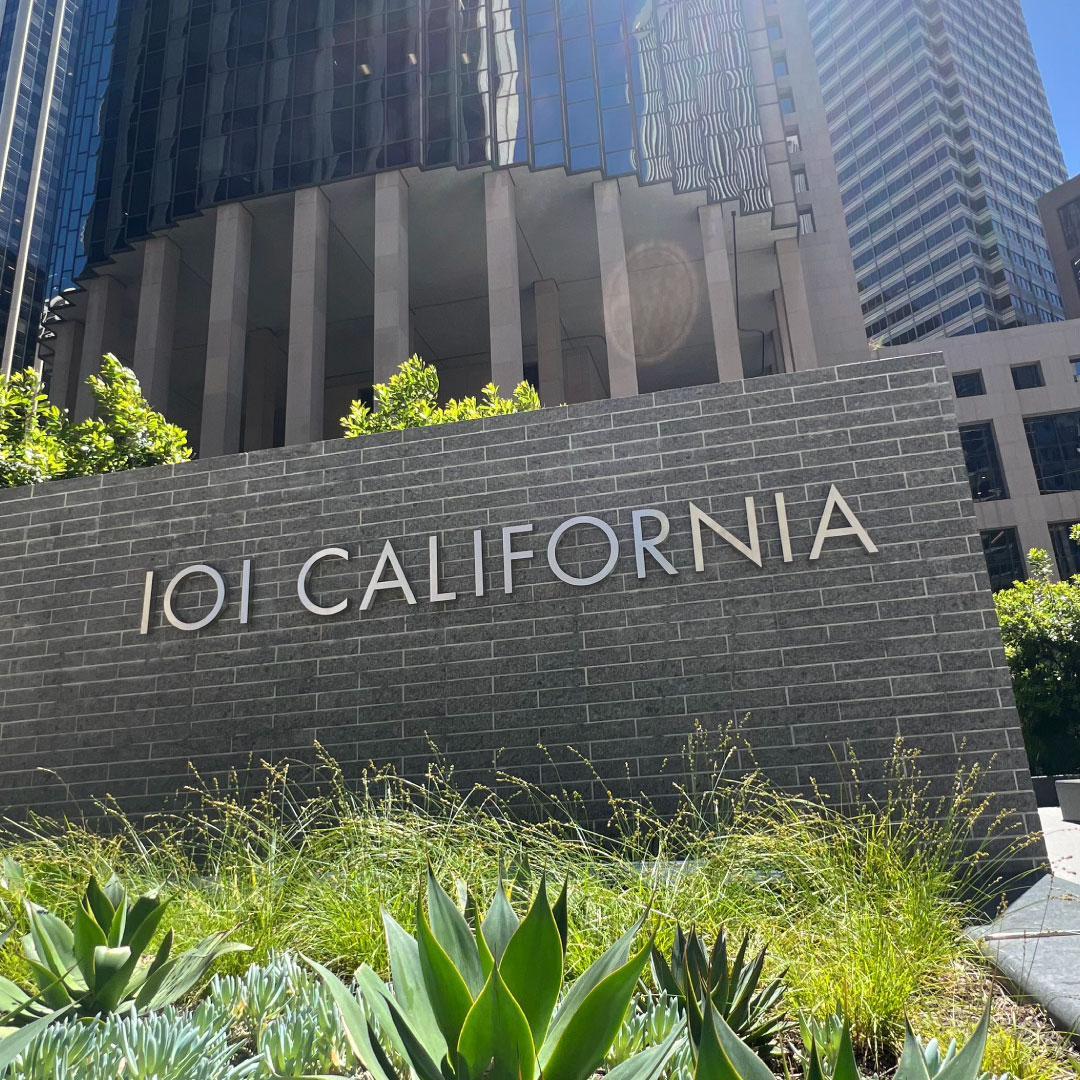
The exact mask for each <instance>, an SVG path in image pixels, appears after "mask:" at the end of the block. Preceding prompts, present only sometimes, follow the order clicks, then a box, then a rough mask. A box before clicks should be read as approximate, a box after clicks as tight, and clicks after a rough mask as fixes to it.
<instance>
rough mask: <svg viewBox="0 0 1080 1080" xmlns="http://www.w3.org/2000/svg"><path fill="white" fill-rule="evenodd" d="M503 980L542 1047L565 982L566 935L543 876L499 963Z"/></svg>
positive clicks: (537, 1043)
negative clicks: (564, 955)
mask: <svg viewBox="0 0 1080 1080" xmlns="http://www.w3.org/2000/svg"><path fill="white" fill-rule="evenodd" d="M498 967H499V971H500V973H501V976H502V979H503V981H504V982H505V984H506V987H507V989H508V990H509V992H510V993H511V994H512V995H513V997H514V1000H515V1001H516V1002H517V1004H518V1005H519V1006H520V1008H521V1011H522V1012H523V1013H524V1014H525V1018H526V1019H527V1020H528V1022H529V1030H530V1031H531V1032H532V1037H533V1041H534V1043H535V1044H536V1045H537V1046H539V1045H541V1044H542V1043H543V1041H544V1036H545V1035H547V1029H548V1025H549V1024H550V1023H551V1016H552V1013H553V1012H554V1009H555V1003H556V1002H557V1001H558V1000H559V991H560V990H562V984H563V952H562V938H561V936H560V935H559V927H558V925H557V924H556V922H555V916H554V915H553V914H552V911H551V906H550V905H549V903H548V898H547V885H546V882H545V880H544V878H543V877H541V878H540V887H539V889H537V892H536V896H535V897H534V898H533V902H532V906H531V907H530V908H529V911H528V913H527V914H526V916H525V918H524V919H523V920H522V922H521V924H520V925H519V926H518V928H517V930H516V931H514V934H513V936H512V937H511V938H510V941H509V942H508V943H507V945H506V951H505V952H504V953H503V957H502V962H501V963H500V964H499V965H498Z"/></svg>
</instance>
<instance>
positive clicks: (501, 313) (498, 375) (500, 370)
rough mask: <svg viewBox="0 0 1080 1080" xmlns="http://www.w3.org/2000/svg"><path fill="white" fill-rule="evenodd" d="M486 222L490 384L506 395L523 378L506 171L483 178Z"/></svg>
mask: <svg viewBox="0 0 1080 1080" xmlns="http://www.w3.org/2000/svg"><path fill="white" fill-rule="evenodd" d="M484 217H485V220H486V223H487V275H488V328H489V340H490V349H491V381H492V382H493V383H495V385H496V386H498V387H499V389H500V390H501V391H502V392H503V394H504V395H507V394H509V393H510V392H511V391H512V390H513V389H514V387H515V386H517V385H518V383H520V382H521V380H522V379H524V378H525V361H524V359H523V357H522V346H521V282H520V278H519V275H518V230H517V213H516V210H515V205H514V181H513V179H512V178H511V176H510V173H509V172H507V171H506V170H505V169H500V170H498V171H497V172H489V173H487V174H486V175H485V176H484Z"/></svg>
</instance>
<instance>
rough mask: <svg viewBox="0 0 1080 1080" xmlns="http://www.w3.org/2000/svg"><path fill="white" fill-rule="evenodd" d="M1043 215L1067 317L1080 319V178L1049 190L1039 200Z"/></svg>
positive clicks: (1075, 177)
mask: <svg viewBox="0 0 1080 1080" xmlns="http://www.w3.org/2000/svg"><path fill="white" fill-rule="evenodd" d="M1039 213H1040V214H1041V215H1042V223H1043V229H1044V231H1045V232H1046V242H1047V244H1049V245H1050V257H1051V258H1052V259H1053V261H1054V272H1055V273H1056V274H1057V279H1058V284H1059V285H1060V286H1061V300H1062V303H1063V304H1064V305H1065V315H1066V317H1067V318H1070V319H1080V176H1074V177H1073V178H1072V179H1071V180H1067V181H1066V182H1065V183H1064V184H1062V185H1061V186H1060V187H1056V188H1054V190H1053V191H1048V192H1047V193H1046V194H1045V195H1044V196H1043V197H1042V198H1041V199H1040V200H1039Z"/></svg>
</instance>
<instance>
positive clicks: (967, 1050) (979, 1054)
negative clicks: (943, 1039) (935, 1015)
mask: <svg viewBox="0 0 1080 1080" xmlns="http://www.w3.org/2000/svg"><path fill="white" fill-rule="evenodd" d="M989 1033H990V1002H989V1001H987V1003H986V1009H985V1011H984V1012H983V1015H982V1019H981V1020H980V1021H979V1024H978V1027H976V1028H975V1030H974V1031H973V1032H972V1033H971V1038H970V1039H968V1041H967V1042H966V1043H964V1047H963V1049H962V1050H961V1051H960V1052H959V1053H958V1054H957V1055H956V1057H954V1058H952V1059H951V1060H950V1061H948V1062H946V1063H945V1065H944V1066H943V1067H942V1070H941V1072H939V1073H938V1074H937V1076H936V1077H935V1078H934V1080H976V1078H977V1077H978V1076H979V1074H980V1072H981V1069H982V1059H983V1054H984V1052H985V1051H986V1038H987V1035H988V1034H989Z"/></svg>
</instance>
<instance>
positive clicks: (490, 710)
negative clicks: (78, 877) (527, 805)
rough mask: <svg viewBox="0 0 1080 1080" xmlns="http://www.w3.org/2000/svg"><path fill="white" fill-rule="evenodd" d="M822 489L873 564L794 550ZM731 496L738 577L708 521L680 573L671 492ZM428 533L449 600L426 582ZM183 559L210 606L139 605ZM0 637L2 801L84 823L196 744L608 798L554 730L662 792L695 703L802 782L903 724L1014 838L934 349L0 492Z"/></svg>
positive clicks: (187, 594) (1024, 796) (169, 778)
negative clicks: (399, 567) (219, 585)
mask: <svg viewBox="0 0 1080 1080" xmlns="http://www.w3.org/2000/svg"><path fill="white" fill-rule="evenodd" d="M833 484H835V485H837V487H838V488H839V490H840V492H841V493H842V494H843V496H844V498H845V499H846V500H847V501H848V503H849V504H850V506H851V507H852V509H853V510H854V511H855V512H856V514H857V515H858V517H859V520H860V521H861V522H862V524H863V525H864V526H865V528H866V529H867V530H868V532H869V534H870V536H871V537H872V538H873V540H874V542H875V543H876V544H877V546H878V548H879V549H880V551H879V553H878V554H876V555H871V554H868V553H867V552H866V551H865V550H864V549H863V547H862V546H861V545H860V544H859V542H858V541H857V540H856V539H855V538H854V537H843V538H837V539H831V540H828V541H827V542H826V544H825V547H824V552H823V554H822V557H821V559H820V560H819V561H817V562H810V561H809V560H808V555H809V552H810V548H811V545H812V542H813V537H814V533H815V530H816V529H817V525H818V520H819V518H820V517H821V514H822V511H823V509H824V505H825V500H826V497H827V495H828V492H829V488H830V486H831V485H833ZM777 492H783V494H784V496H785V499H786V503H787V511H788V517H789V521H790V530H791V544H792V547H793V551H794V559H793V561H792V562H791V563H785V562H784V561H783V558H782V551H781V543H780V530H779V525H778V519H777V512H776V506H775V503H774V497H775V494H776V493H777ZM748 495H752V496H754V497H755V499H756V502H757V516H758V520H759V522H760V530H761V543H762V549H763V555H764V559H763V563H764V565H763V567H762V568H760V569H759V568H758V567H756V566H755V565H753V564H752V563H751V562H750V561H749V560H748V559H746V558H745V557H744V556H743V555H741V554H739V553H738V552H737V551H736V550H735V549H734V548H733V547H732V546H730V545H729V544H728V543H726V542H725V541H724V540H722V539H721V538H720V537H718V536H716V535H715V534H714V533H713V532H712V531H711V530H709V529H707V528H706V529H705V530H704V536H703V547H704V557H705V572H704V573H697V572H695V570H694V555H693V549H692V544H691V532H690V522H689V515H688V510H687V502H688V501H693V502H694V503H696V504H697V505H698V506H699V507H701V509H702V510H704V511H705V512H706V513H708V514H710V515H711V516H712V517H714V518H715V519H716V520H718V521H719V522H720V523H721V524H722V525H724V526H725V527H726V528H728V529H729V530H730V531H731V532H732V533H733V534H734V535H735V536H737V537H739V538H740V539H742V540H743V542H746V538H747V527H746V521H745V515H744V509H743V500H744V497H745V496H748ZM647 508H655V509H659V510H662V511H664V512H665V513H667V514H668V516H669V517H670V520H671V536H670V537H669V539H668V540H667V541H666V542H665V543H664V544H663V545H662V550H663V551H664V552H665V554H667V556H668V557H669V558H670V559H671V560H672V561H673V562H674V564H675V566H676V567H677V568H678V570H679V574H678V576H677V577H670V576H668V575H667V574H666V573H665V572H664V571H663V569H662V568H661V567H660V566H659V565H657V564H656V563H655V562H654V561H652V560H651V559H647V576H646V578H645V580H639V579H638V577H637V575H636V570H635V560H634V554H633V546H632V518H631V514H632V512H633V511H634V510H638V509H647ZM579 514H588V515H594V516H596V517H599V518H601V519H603V520H605V521H607V522H608V523H610V524H611V525H612V526H613V527H614V528H615V531H616V533H617V535H618V537H619V540H620V548H621V554H620V558H619V561H618V563H617V564H616V567H615V571H614V573H613V574H612V575H611V576H610V577H608V578H607V579H606V580H604V581H602V582H601V583H599V584H596V585H593V586H591V587H588V588H575V587H573V586H570V585H567V584H564V583H563V582H561V581H559V580H557V579H556V577H555V576H554V575H553V574H552V572H551V570H550V569H549V567H548V565H547V561H546V557H545V554H546V546H547V540H548V537H549V535H550V533H551V532H552V530H553V529H554V527H555V526H556V525H557V524H558V523H559V522H561V521H562V520H564V519H565V518H567V517H570V516H573V515H579ZM525 523H532V524H533V525H534V526H535V531H534V533H533V534H531V535H522V536H517V537H515V538H514V547H515V548H516V549H521V548H525V547H531V548H532V549H533V550H534V551H535V552H536V557H535V558H534V559H533V560H532V561H531V562H518V563H516V564H515V568H514V576H515V589H514V592H513V594H512V595H509V596H508V595H506V594H505V593H504V592H503V577H502V559H501V544H502V538H501V529H502V526H504V525H519V524H525ZM839 524H843V522H842V521H841V520H840V518H839V516H837V517H836V518H835V520H834V525H839ZM656 527H657V526H656V523H655V522H646V523H645V530H646V535H652V533H653V532H654V531H655V529H656ZM478 528H479V529H483V530H484V545H485V558H486V590H485V595H484V596H483V597H477V596H476V595H474V594H473V530H474V529H478ZM431 534H439V536H440V543H441V560H442V563H441V565H442V579H441V585H442V588H444V589H454V590H456V591H457V592H458V594H459V595H458V599H457V600H456V601H453V602H449V603H438V604H433V603H430V602H429V600H428V561H427V556H428V537H429V536H430V535H431ZM386 540H392V541H393V543H394V547H395V549H396V552H397V554H398V556H399V557H400V559H401V560H402V563H403V564H404V567H405V571H406V573H407V575H408V578H409V581H410V582H411V585H412V587H413V589H414V591H415V593H416V597H417V601H418V602H417V604H416V605H415V606H409V605H408V604H407V603H406V602H405V600H404V599H402V597H401V594H400V592H385V593H380V594H377V596H376V598H375V600H374V603H373V605H372V607H371V609H370V610H368V611H366V612H363V613H362V614H361V613H360V612H359V606H360V600H361V597H362V596H363V593H364V588H365V586H366V584H367V582H368V580H369V578H370V576H371V573H372V571H373V569H374V567H375V563H376V561H377V559H378V557H379V554H380V552H381V550H382V547H383V544H384V542H385V541H386ZM327 546H341V547H344V548H346V549H348V550H349V551H350V553H351V558H350V560H349V561H348V562H346V561H344V560H340V559H327V560H325V561H323V562H322V563H321V564H320V565H319V567H318V569H317V571H316V572H315V573H314V574H313V576H312V584H311V592H312V596H313V598H314V599H315V601H316V602H318V603H320V604H323V605H329V604H332V603H334V602H336V601H337V600H338V599H340V598H343V597H346V596H347V597H348V598H349V600H350V603H349V608H348V610H347V611H346V612H345V613H343V614H341V615H337V616H333V617H328V618H320V617H318V616H316V615H313V614H311V613H310V612H308V611H306V610H304V608H303V607H302V606H301V604H300V602H299V600H298V597H297V588H296V584H297V574H298V572H299V569H300V567H301V566H302V564H303V563H304V561H305V560H306V559H307V558H308V557H309V556H310V555H311V554H313V553H314V552H315V551H317V550H319V549H320V548H323V547H327ZM357 553H359V554H357ZM607 553H608V546H607V543H606V541H604V540H603V539H602V537H601V534H600V533H599V532H598V531H597V530H596V529H592V528H585V527H579V528H577V529H574V530H571V531H570V532H569V533H567V535H566V536H565V537H564V538H563V541H562V542H561V544H560V546H559V555H560V559H561V562H562V565H563V567H564V568H565V569H566V570H567V572H569V573H573V574H578V575H580V576H586V575H588V574H591V573H594V572H595V571H597V570H598V569H599V568H600V567H601V566H602V565H603V563H604V561H605V559H606V557H607ZM244 559H250V560H251V561H252V583H253V584H252V594H251V618H250V622H249V624H248V625H246V626H242V625H241V624H240V622H239V594H240V574H241V567H242V563H243V560H244ZM196 563H208V564H210V565H211V566H213V567H215V568H216V569H218V570H220V571H221V572H222V574H223V575H224V577H225V579H226V582H227V585H228V600H227V605H226V608H225V610H224V613H223V615H222V616H221V618H220V619H218V621H216V622H215V623H213V624H212V625H211V626H209V627H207V628H206V629H203V630H200V631H197V632H193V633H185V632H182V631H179V630H177V629H174V628H173V627H171V626H169V625H168V624H167V623H165V621H164V619H163V616H162V606H163V594H164V591H165V585H166V583H167V582H168V581H169V579H170V578H172V576H173V575H174V574H175V573H176V572H178V571H179V570H180V569H182V568H183V567H185V566H188V565H191V564H196ZM149 570H153V571H154V572H155V574H156V585H155V589H154V595H153V616H152V621H151V632H150V633H149V634H148V635H146V636H143V635H141V634H140V630H139V624H140V615H141V610H142V593H143V584H144V579H145V575H146V572H147V571H149ZM213 600H214V589H213V587H212V586H211V584H210V582H209V579H208V578H206V577H205V576H199V577H193V578H191V579H189V581H188V582H187V583H186V584H185V585H184V586H183V587H182V588H181V589H180V590H179V591H178V600H177V612H178V614H179V615H180V617H181V618H186V619H189V620H193V619H196V618H198V617H199V615H200V614H202V613H204V612H205V611H207V610H208V608H209V607H210V606H211V605H212V603H213ZM0 649H2V651H0V753H2V757H0V801H2V802H3V803H4V804H6V807H7V809H8V811H9V812H14V813H21V812H24V811H25V810H27V809H30V808H32V809H34V810H37V811H38V812H44V813H58V812H61V811H71V810H73V809H81V810H84V811H85V810H87V809H88V808H89V806H90V800H92V799H93V798H94V797H99V796H102V795H105V794H106V793H108V794H110V795H112V796H114V797H115V798H116V799H117V800H118V802H119V803H120V805H121V806H122V807H124V808H125V809H127V810H129V811H131V812H141V811H144V810H149V809H154V808H156V807H158V806H160V805H161V801H162V798H163V797H164V796H165V795H167V794H169V793H171V792H175V791H176V790H177V789H178V788H180V787H182V786H183V785H184V784H185V783H186V782H187V781H188V779H189V773H188V763H189V762H191V763H193V764H194V765H195V766H196V767H197V768H198V769H199V770H200V772H202V773H203V774H204V775H209V774H214V773H217V772H220V771H221V770H224V769H227V768H229V767H232V766H243V765H244V764H245V762H246V761H247V760H248V758H249V755H254V757H255V758H256V759H258V758H264V759H266V760H280V759H282V758H284V757H290V758H299V759H302V760H311V758H312V746H313V742H314V740H316V739H317V740H318V741H319V742H320V743H322V744H323V745H324V746H325V747H326V748H327V749H328V750H329V751H330V752H331V753H332V754H333V755H334V756H335V758H336V759H337V760H338V761H339V762H341V763H342V764H343V765H344V766H345V768H346V771H347V772H350V771H355V769H356V768H359V767H360V765H362V764H363V763H366V762H368V761H369V760H375V761H376V762H379V763H383V762H389V763H393V764H394V765H396V766H397V767H398V768H399V769H401V770H402V771H403V772H404V773H406V774H407V775H411V776H418V775H422V773H423V771H424V769H425V767H426V765H427V763H428V760H429V758H430V746H429V739H430V740H431V741H433V742H434V743H435V744H436V745H437V746H438V747H439V748H440V749H441V751H442V753H443V755H444V758H445V759H446V761H447V762H448V763H450V764H453V765H454V766H455V768H456V769H457V771H458V775H459V776H460V777H461V779H462V780H464V781H466V782H468V781H471V780H474V779H478V780H490V779H491V776H492V769H493V768H494V767H495V765H496V763H497V765H498V766H499V767H501V768H504V769H506V770H508V771H512V772H515V773H517V774H519V775H522V776H524V777H526V778H528V779H530V780H534V781H537V782H540V783H543V784H548V785H552V786H558V785H560V784H563V783H566V782H572V783H573V784H574V785H575V786H576V787H578V788H579V789H580V790H581V791H582V792H583V794H584V795H585V797H586V799H599V798H600V797H601V791H600V790H599V788H598V786H597V783H598V782H597V781H594V780H591V779H590V777H589V774H588V772H587V771H586V770H584V769H583V767H582V766H581V765H580V763H579V762H578V761H577V758H576V757H575V755H574V753H572V752H571V751H570V750H569V749H568V747H570V746H572V747H574V748H575V749H576V750H577V751H580V753H581V754H584V755H585V756H586V757H587V758H589V759H590V761H591V762H592V765H593V767H594V768H595V769H596V770H597V771H598V773H599V777H600V779H601V780H602V781H604V782H606V783H608V784H610V785H612V787H613V788H614V789H616V790H619V791H631V792H636V791H638V790H641V791H645V792H648V793H651V794H657V793H659V792H661V791H664V790H670V783H671V766H670V761H672V760H675V761H677V760H678V759H679V752H680V750H681V749H682V747H683V746H684V744H685V742H686V739H687V736H688V734H689V733H690V731H691V730H692V728H693V726H694V723H695V721H699V722H700V723H701V724H702V725H704V726H705V727H706V728H712V729H716V728H728V729H730V730H731V731H733V733H734V734H735V735H736V736H738V738H740V739H742V740H745V742H746V743H747V744H748V745H749V746H750V747H752V748H753V757H754V759H755V760H756V761H757V763H758V764H759V765H761V766H762V767H763V768H764V769H765V770H766V771H767V772H768V773H769V774H770V775H771V776H772V777H774V778H775V779H776V780H777V781H778V782H779V783H781V784H784V785H786V786H789V787H791V788H795V789H805V788H807V787H808V786H809V785H810V783H811V781H812V780H816V781H817V782H818V783H820V784H822V785H824V786H825V787H826V788H829V787H834V786H835V785H836V784H837V783H838V782H839V780H840V769H839V767H838V765H837V760H838V759H839V760H842V759H843V758H844V756H845V753H846V745H847V743H849V742H850V743H851V744H852V745H853V746H854V748H855V751H856V753H857V755H858V756H859V758H860V759H861V760H862V762H863V763H864V766H866V767H867V768H868V769H869V771H870V773H871V774H873V773H874V771H875V769H876V768H879V767H880V765H881V763H882V762H884V761H885V760H887V759H888V757H889V754H890V751H891V748H892V744H893V740H894V739H895V737H896V736H897V735H903V736H904V737H905V739H906V740H907V741H908V742H909V743H911V744H913V745H917V746H919V747H920V748H921V750H922V753H923V768H924V770H925V771H926V773H927V775H928V776H929V777H931V778H932V781H933V783H934V784H936V785H937V786H938V787H941V788H943V787H944V785H945V784H946V783H947V781H948V778H950V777H951V776H952V774H953V773H954V771H955V768H956V764H957V759H958V757H960V758H964V759H966V760H968V761H976V760H977V761H981V762H984V763H985V764H986V765H987V767H988V772H987V773H986V774H985V777H984V780H985V787H986V790H988V791H989V790H994V791H999V792H1003V793H1005V795H1006V799H1007V801H1008V803H1009V804H1011V805H1012V806H1014V807H1015V808H1016V809H1018V810H1019V811H1021V812H1022V813H1023V814H1025V815H1028V818H1029V824H1032V826H1033V827H1036V826H1037V818H1036V817H1035V803H1034V799H1033V797H1032V794H1031V786H1030V780H1029V777H1028V774H1027V765H1026V759H1025V756H1024V753H1023V748H1022V743H1021V741H1020V736H1019V731H1018V727H1017V720H1016V714H1015V711H1014V708H1013V703H1012V696H1011V690H1010V685H1009V677H1008V670H1007V668H1006V666H1005V659H1004V656H1003V653H1002V649H1001V641H1000V636H999V634H998V631H997V627H996V622H995V618H994V614H993V605H992V602H991V598H990V594H989V591H988V582H987V576H986V570H985V564H984V561H983V558H982V553H981V547H980V543H979V538H978V534H977V530H976V524H975V518H974V514H973V508H972V504H971V501H970V495H969V490H968V484H967V479H966V473H965V469H964V463H963V458H962V455H961V452H960V449H959V436H958V434H957V430H956V421H955V417H954V412H953V397H952V393H951V389H950V384H949V382H948V377H947V374H946V372H945V369H944V367H942V366H941V364H940V356H935V355H929V356H920V357H905V358H894V359H883V360H869V361H867V362H865V363H858V364H851V365H847V366H844V367H842V368H828V369H818V370H813V371H807V372H801V373H797V374H790V375H779V376H771V377H768V378H763V379H755V380H753V381H752V382H748V383H741V384H740V383H728V384H723V385H713V386H704V387H694V388H690V389H684V390H675V391H669V392H666V393H658V394H653V395H644V396H641V397H636V398H624V399H620V400H614V401H598V402H591V403H588V404H583V405H573V406H569V407H564V408H555V409H546V410H544V411H543V412H541V413H533V414H526V415H521V416H508V417H498V418H495V419H490V420H485V421H478V422H473V423H463V424H457V425H451V426H446V427H441V428H428V429H421V430H416V431H408V432H403V433H402V432H395V433H391V434H387V435H378V436H372V437H369V438H366V439H359V440H349V441H333V442H327V443H319V444H314V445H310V446H297V447H289V448H285V449H279V450H269V451H263V452H259V453H251V454H245V455H241V456H237V457H229V458H218V459H211V460H206V461H196V462H191V463H188V464H185V465H178V466H166V467H162V468H156V469H149V470H142V471H138V472H131V473H124V474H116V475H112V476H106V477H91V478H87V479H85V480H73V481H64V482H59V483H52V484H47V485H42V486H40V487H37V488H33V489H30V488H27V489H16V490H11V491H5V492H0ZM538 744H543V746H544V747H545V750H543V751H541V750H540V749H539V748H538ZM749 758H750V755H749V753H748V752H742V753H740V755H739V762H738V764H740V765H741V766H744V767H745V766H747V765H748V763H749ZM665 763H668V764H665ZM41 769H47V770H51V772H43V771H40V770H41Z"/></svg>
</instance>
